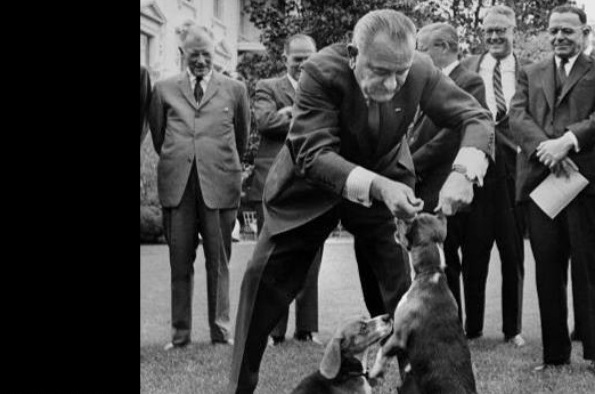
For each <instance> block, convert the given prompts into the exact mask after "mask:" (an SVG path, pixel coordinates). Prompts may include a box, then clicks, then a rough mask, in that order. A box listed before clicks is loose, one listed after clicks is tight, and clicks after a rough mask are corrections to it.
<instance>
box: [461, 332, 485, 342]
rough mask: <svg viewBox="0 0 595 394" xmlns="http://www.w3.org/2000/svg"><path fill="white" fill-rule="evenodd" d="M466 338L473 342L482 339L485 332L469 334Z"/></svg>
mask: <svg viewBox="0 0 595 394" xmlns="http://www.w3.org/2000/svg"><path fill="white" fill-rule="evenodd" d="M465 336H466V337H467V339H468V340H470V341H472V340H474V339H478V338H481V337H482V336H483V332H481V331H480V332H468V333H467V334H465Z"/></svg>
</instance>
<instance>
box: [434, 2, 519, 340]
mask: <svg viewBox="0 0 595 394" xmlns="http://www.w3.org/2000/svg"><path fill="white" fill-rule="evenodd" d="M515 26H516V20H515V14H514V11H513V10H512V9H511V8H510V7H507V6H504V5H497V6H493V7H491V8H489V9H488V12H487V14H486V15H485V17H484V19H483V23H482V31H483V34H484V40H485V44H486V47H487V52H485V53H483V54H481V55H475V56H471V57H469V58H466V59H464V60H462V61H461V64H462V65H463V66H464V67H467V68H469V69H470V70H472V71H475V72H477V73H478V74H479V75H480V76H481V77H482V78H483V80H484V83H485V87H486V103H487V105H488V108H489V109H490V112H491V113H492V115H493V117H494V120H495V122H496V163H495V165H494V166H492V167H490V169H489V170H488V173H487V175H486V182H485V189H484V190H483V192H482V195H481V197H480V196H478V198H477V199H476V201H475V204H476V206H475V207H474V213H473V214H472V215H469V216H468V218H467V221H466V223H465V224H464V226H465V230H464V233H465V235H464V236H463V239H462V240H461V242H460V245H461V247H462V249H465V250H466V251H465V252H464V253H463V261H462V269H463V285H464V288H465V292H464V293H465V332H466V334H467V337H468V338H470V339H474V338H479V337H481V336H482V335H483V321H484V308H485V288H486V281H487V277H488V266H489V262H490V254H491V251H492V248H493V245H494V242H495V243H496V246H497V247H498V252H499V254H500V268H501V273H502V287H501V289H502V290H501V292H502V332H503V334H504V340H505V341H507V342H510V343H512V344H513V345H515V346H517V347H520V346H523V345H524V344H525V340H524V339H523V337H522V336H521V331H522V311H523V282H524V276H525V269H524V243H523V242H524V241H523V233H524V220H523V216H522V212H521V210H520V209H519V208H518V207H517V206H516V204H515V199H514V193H515V178H516V156H517V145H516V143H514V140H513V138H512V136H511V135H510V127H509V116H508V112H509V108H510V100H511V99H512V96H513V94H514V92H515V89H516V88H515V84H516V78H517V75H518V74H519V72H520V69H521V67H522V66H524V65H526V64H527V62H526V61H524V60H521V59H518V58H517V56H516V55H515V54H514V53H513V35H514V28H515ZM450 227H451V226H449V229H450ZM451 239H452V238H451ZM456 246H457V245H454V248H456ZM452 249H453V245H451V244H449V245H445V253H446V254H449V255H450V256H453V257H451V258H449V260H451V261H452V260H453V259H458V256H456V253H457V252H456V250H454V251H453V250H452Z"/></svg>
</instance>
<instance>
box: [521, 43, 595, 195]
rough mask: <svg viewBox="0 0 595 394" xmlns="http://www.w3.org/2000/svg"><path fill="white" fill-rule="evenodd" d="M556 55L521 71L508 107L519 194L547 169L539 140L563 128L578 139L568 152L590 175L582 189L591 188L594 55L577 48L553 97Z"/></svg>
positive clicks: (594, 186) (594, 189)
mask: <svg viewBox="0 0 595 394" xmlns="http://www.w3.org/2000/svg"><path fill="white" fill-rule="evenodd" d="M555 72H556V66H555V63H554V57H553V55H552V56H549V57H548V58H547V59H545V60H543V61H541V62H539V63H536V64H533V65H530V66H528V67H526V68H524V69H523V70H522V71H521V74H520V78H519V80H518V85H517V91H516V94H515V95H514V97H513V99H512V103H511V109H510V125H511V128H512V130H513V132H514V133H515V135H517V136H518V137H519V145H520V146H521V150H522V151H521V154H520V156H519V173H518V176H517V200H519V201H523V200H526V199H528V198H529V193H531V191H533V189H534V188H535V187H536V186H537V185H538V184H539V183H540V182H541V181H542V180H543V179H544V178H545V177H546V176H547V175H548V174H549V172H550V171H549V169H548V168H547V167H546V166H545V165H543V164H541V163H540V162H539V160H538V159H537V158H536V157H535V151H536V149H537V146H538V145H539V144H540V143H541V142H543V141H546V140H548V139H551V138H558V137H561V136H562V135H563V134H564V133H565V131H566V130H570V131H572V132H573V133H574V135H575V136H576V138H577V139H578V143H579V147H580V151H579V152H578V153H575V152H574V149H572V150H571V151H570V152H569V157H570V158H571V159H572V160H573V161H574V162H575V163H576V164H577V166H578V167H579V170H580V172H581V173H582V174H583V175H584V176H585V177H586V178H587V179H588V180H589V181H590V183H589V185H588V186H587V187H586V189H585V190H583V193H588V194H595V149H594V148H593V146H594V144H595V60H594V59H593V58H590V57H589V56H586V55H584V54H580V55H579V56H578V58H577V59H576V62H575V63H574V66H573V67H572V70H571V72H570V74H569V75H568V79H567V80H566V84H565V85H564V87H563V89H562V90H561V92H560V95H559V96H558V97H556V93H555V90H556V87H555Z"/></svg>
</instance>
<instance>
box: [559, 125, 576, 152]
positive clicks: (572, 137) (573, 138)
mask: <svg viewBox="0 0 595 394" xmlns="http://www.w3.org/2000/svg"><path fill="white" fill-rule="evenodd" d="M562 137H564V138H568V139H570V141H572V145H573V146H574V151H575V152H576V153H578V152H579V151H580V148H579V146H578V139H577V138H576V135H574V133H573V132H572V131H570V130H568V131H567V132H566V133H564V135H563V136H562Z"/></svg>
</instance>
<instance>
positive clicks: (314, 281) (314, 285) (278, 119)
mask: <svg viewBox="0 0 595 394" xmlns="http://www.w3.org/2000/svg"><path fill="white" fill-rule="evenodd" d="M315 52H316V43H315V42H314V39H312V37H310V36H307V35H304V34H296V35H293V36H291V37H289V38H288V39H287V40H286V41H285V48H284V53H283V56H284V58H285V66H286V68H287V73H286V74H285V75H283V76H280V77H277V78H271V79H263V80H260V81H258V82H257V83H256V94H255V99H254V117H255V119H256V125H257V127H258V132H259V133H260V145H259V147H258V152H257V153H256V156H255V157H254V177H253V178H252V186H251V187H250V190H249V191H248V193H247V196H246V197H247V200H248V201H250V202H252V203H254V206H255V207H256V208H255V209H256V212H257V215H258V218H257V220H258V233H259V234H260V232H261V230H262V226H263V223H264V212H263V208H262V192H263V189H264V183H265V180H266V177H267V174H268V173H269V169H270V168H271V165H272V164H273V161H274V160H275V156H277V153H279V151H280V150H281V147H282V146H283V143H284V142H285V137H287V132H288V131H289V125H290V123H291V119H292V106H293V98H294V96H295V89H296V87H297V83H298V80H299V77H300V73H301V65H302V63H303V62H304V61H306V60H307V59H308V58H309V57H310V55H312V54H313V53H315ZM321 260H322V248H321V249H320V251H319V252H318V253H317V254H316V257H315V258H314V262H313V263H312V266H311V267H310V270H309V271H308V276H307V278H306V283H305V284H304V288H303V290H302V291H301V292H300V294H298V295H297V297H296V299H295V333H294V338H295V339H297V340H299V341H312V342H315V343H317V344H320V341H319V340H318V338H316V336H315V335H314V334H313V332H318V272H319V271H320V262H321ZM287 319H288V310H286V311H285V313H284V314H283V316H282V317H281V320H280V321H279V323H278V324H277V326H275V329H274V330H273V332H272V333H271V337H272V339H273V343H274V344H275V345H277V344H280V343H282V342H283V341H284V340H285V331H286V330H287Z"/></svg>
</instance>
